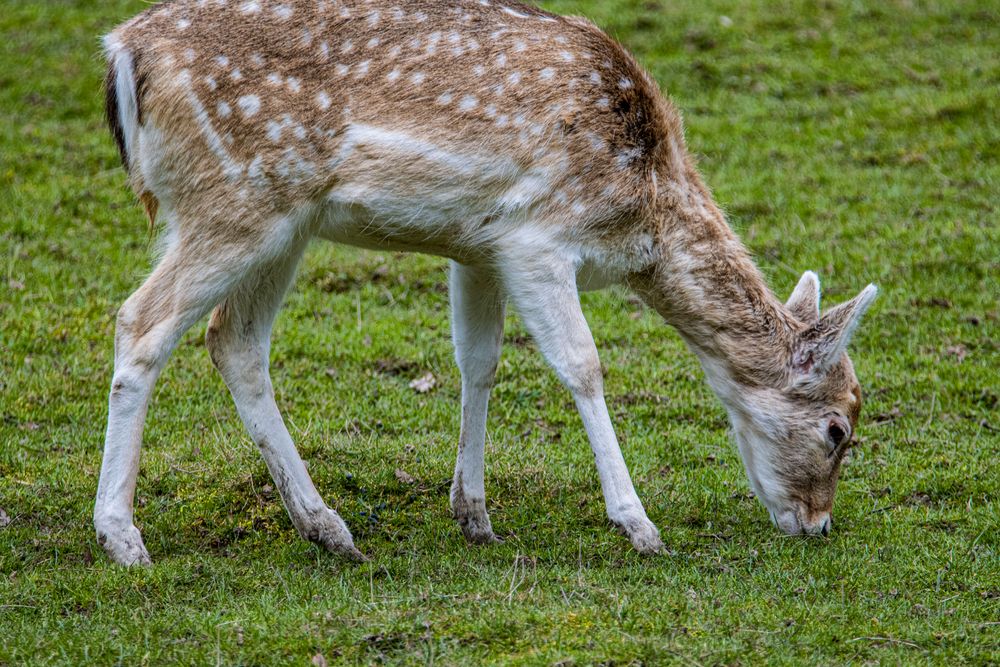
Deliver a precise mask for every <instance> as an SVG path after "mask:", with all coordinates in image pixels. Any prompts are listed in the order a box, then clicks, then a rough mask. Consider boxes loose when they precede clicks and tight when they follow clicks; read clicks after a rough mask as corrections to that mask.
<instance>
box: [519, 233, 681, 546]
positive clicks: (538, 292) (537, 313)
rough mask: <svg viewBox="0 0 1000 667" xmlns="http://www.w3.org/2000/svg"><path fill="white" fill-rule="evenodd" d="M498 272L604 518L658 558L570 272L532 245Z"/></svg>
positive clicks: (654, 533)
mask: <svg viewBox="0 0 1000 667" xmlns="http://www.w3.org/2000/svg"><path fill="white" fill-rule="evenodd" d="M501 266H502V267H503V279H504V286H505V288H506V290H507V293H508V294H509V295H510V298H511V300H512V301H513V302H514V306H515V307H516V308H517V310H518V313H519V314H520V316H521V318H522V319H523V321H524V324H525V326H526V327H527V328H528V331H529V332H530V333H531V335H532V337H533V338H534V339H535V341H536V342H537V344H538V346H539V348H540V349H541V351H542V354H544V355H545V358H546V359H547V360H548V362H549V363H550V364H551V365H552V366H553V368H554V369H555V371H556V373H557V374H558V376H559V379H560V380H561V381H562V383H563V384H564V385H565V386H566V387H567V388H568V389H569V390H570V392H572V394H573V400H574V401H575V402H576V407H577V411H578V412H579V413H580V416H581V418H582V419H583V425H584V427H585V428H586V431H587V437H588V439H589V440H590V446H591V450H592V451H593V453H594V459H595V461H596V463H597V472H598V475H599V477H600V480H601V488H602V490H603V492H604V500H605V503H606V504H607V512H608V518H609V519H610V520H611V522H612V523H613V524H614V525H615V526H616V527H617V528H618V529H619V530H620V531H621V532H622V533H624V534H625V535H627V536H628V538H629V540H630V541H631V542H632V546H634V547H635V548H636V549H637V550H638V551H640V552H642V553H655V552H658V551H659V550H661V549H662V547H663V543H662V542H661V540H660V533H659V531H658V530H657V528H656V526H655V525H654V524H653V522H652V521H650V520H649V518H647V516H646V511H645V509H643V506H642V502H641V501H640V500H639V496H638V495H637V494H636V492H635V488H634V487H633V486H632V480H631V478H630V477H629V473H628V468H626V466H625V459H624V458H623V457H622V452H621V448H620V447H619V446H618V439H617V438H616V437H615V431H614V427H613V426H612V424H611V418H610V416H609V415H608V407H607V404H606V403H605V401H604V381H603V377H602V373H601V362H600V359H599V358H598V356H597V347H596V346H595V345H594V339H593V337H592V336H591V333H590V328H589V327H588V326H587V320H586V319H585V318H584V316H583V310H582V309H581V307H580V299H579V295H578V292H577V287H576V270H575V264H574V263H573V261H572V260H570V259H568V258H564V257H561V256H560V255H559V253H557V252H547V251H545V250H540V249H539V248H538V247H537V243H533V244H531V247H529V246H527V245H525V246H520V245H519V246H517V247H512V248H508V249H507V252H506V253H505V256H504V257H503V258H502V259H501Z"/></svg>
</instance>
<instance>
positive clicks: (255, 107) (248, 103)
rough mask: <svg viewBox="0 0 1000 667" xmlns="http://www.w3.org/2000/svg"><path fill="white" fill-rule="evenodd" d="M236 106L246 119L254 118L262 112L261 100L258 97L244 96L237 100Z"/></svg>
mask: <svg viewBox="0 0 1000 667" xmlns="http://www.w3.org/2000/svg"><path fill="white" fill-rule="evenodd" d="M236 106H238V107H239V108H240V112H241V113H242V114H243V117H244V118H252V117H254V116H255V115H257V112H258V111H260V98H259V97H257V96H256V95H244V96H243V97H241V98H239V99H238V100H236Z"/></svg>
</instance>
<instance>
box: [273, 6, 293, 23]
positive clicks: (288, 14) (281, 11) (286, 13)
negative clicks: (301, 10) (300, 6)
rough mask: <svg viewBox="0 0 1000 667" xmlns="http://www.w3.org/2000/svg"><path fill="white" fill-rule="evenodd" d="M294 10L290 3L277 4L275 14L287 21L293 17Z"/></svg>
mask: <svg viewBox="0 0 1000 667" xmlns="http://www.w3.org/2000/svg"><path fill="white" fill-rule="evenodd" d="M293 13H294V11H293V10H292V8H291V7H289V6H288V5H277V6H276V7H275V8H274V15H275V16H277V17H278V19H279V20H282V21H287V20H288V19H290V18H292V14H293Z"/></svg>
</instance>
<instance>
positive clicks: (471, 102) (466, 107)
mask: <svg viewBox="0 0 1000 667" xmlns="http://www.w3.org/2000/svg"><path fill="white" fill-rule="evenodd" d="M478 104H479V100H477V99H476V98H475V97H473V96H472V95H466V96H465V97H463V98H462V101H461V102H459V103H458V110H459V111H472V110H473V109H475V108H476V106H477V105H478Z"/></svg>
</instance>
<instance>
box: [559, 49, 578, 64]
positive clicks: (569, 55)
mask: <svg viewBox="0 0 1000 667" xmlns="http://www.w3.org/2000/svg"><path fill="white" fill-rule="evenodd" d="M559 57H561V58H562V59H563V60H565V61H566V62H568V63H571V62H573V61H574V60H575V57H574V56H573V54H572V53H570V52H569V51H560V52H559Z"/></svg>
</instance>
